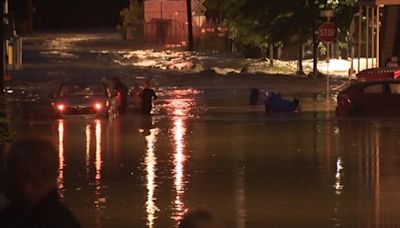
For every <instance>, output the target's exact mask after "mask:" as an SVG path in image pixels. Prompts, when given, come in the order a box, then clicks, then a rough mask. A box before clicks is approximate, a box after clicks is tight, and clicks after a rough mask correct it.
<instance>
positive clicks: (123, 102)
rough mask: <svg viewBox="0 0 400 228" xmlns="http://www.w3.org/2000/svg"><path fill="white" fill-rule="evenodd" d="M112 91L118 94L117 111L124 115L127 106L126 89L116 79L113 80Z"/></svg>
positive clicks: (127, 90)
mask: <svg viewBox="0 0 400 228" xmlns="http://www.w3.org/2000/svg"><path fill="white" fill-rule="evenodd" d="M113 82H114V91H115V92H117V94H118V103H119V105H118V111H119V112H120V113H124V112H125V111H126V108H127V106H128V92H129V89H128V87H127V86H126V85H125V84H124V83H123V82H122V81H121V80H120V79H119V78H118V77H114V78H113Z"/></svg>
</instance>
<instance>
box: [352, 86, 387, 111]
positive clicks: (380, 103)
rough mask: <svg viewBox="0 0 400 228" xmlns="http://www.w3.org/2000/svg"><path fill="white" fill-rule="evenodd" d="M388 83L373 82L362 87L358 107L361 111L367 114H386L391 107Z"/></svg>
mask: <svg viewBox="0 0 400 228" xmlns="http://www.w3.org/2000/svg"><path fill="white" fill-rule="evenodd" d="M388 90H389V89H388V88H387V84H385V83H383V82H379V83H373V84H369V85H367V86H365V87H364V88H363V89H362V92H361V96H360V98H359V106H358V107H357V108H358V109H359V110H360V112H362V113H363V114H367V115H374V116H375V115H382V114H386V112H387V111H388V107H389V102H388V100H387V99H388V97H389V96H390V93H389V91H388Z"/></svg>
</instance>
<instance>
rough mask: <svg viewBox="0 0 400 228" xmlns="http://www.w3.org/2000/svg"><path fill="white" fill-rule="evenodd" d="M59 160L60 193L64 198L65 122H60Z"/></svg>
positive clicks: (58, 129)
mask: <svg viewBox="0 0 400 228" xmlns="http://www.w3.org/2000/svg"><path fill="white" fill-rule="evenodd" d="M57 131H58V159H59V161H58V162H59V167H58V170H59V171H58V189H59V192H60V196H61V198H63V197H64V166H65V161H64V121H63V120H59V121H58V128H57Z"/></svg>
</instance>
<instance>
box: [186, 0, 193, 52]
mask: <svg viewBox="0 0 400 228" xmlns="http://www.w3.org/2000/svg"><path fill="white" fill-rule="evenodd" d="M186 6H187V9H186V11H187V18H188V50H189V51H193V27H192V0H186Z"/></svg>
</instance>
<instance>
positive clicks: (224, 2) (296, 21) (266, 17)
mask: <svg viewBox="0 0 400 228" xmlns="http://www.w3.org/2000/svg"><path fill="white" fill-rule="evenodd" d="M356 4H357V0H268V1H260V0H208V1H207V6H208V8H210V9H212V10H214V11H218V12H219V13H218V14H217V15H219V19H220V20H221V19H223V20H225V23H226V24H227V25H228V26H229V30H230V32H231V33H232V35H234V36H235V37H236V39H237V41H238V43H239V45H242V46H244V47H247V48H249V47H250V48H257V49H259V50H260V51H261V52H263V51H265V50H266V49H268V48H269V47H272V46H276V45H280V46H282V45H283V46H284V45H297V46H298V52H299V53H298V57H299V67H300V70H302V69H301V65H302V64H301V61H302V59H301V58H302V56H303V53H302V50H303V45H304V44H305V43H307V42H308V43H310V42H311V43H312V46H313V53H314V54H313V56H314V59H315V58H316V54H317V53H316V52H317V46H318V44H319V41H318V37H317V35H316V31H317V29H318V26H319V25H320V24H321V23H322V22H323V21H324V20H326V18H322V17H321V16H320V13H321V10H324V9H332V10H333V11H334V14H335V15H334V17H333V18H332V21H333V22H334V23H335V24H336V25H337V27H338V31H339V37H338V39H339V41H342V42H346V39H347V38H348V37H347V36H348V28H349V25H350V22H351V19H352V17H353V15H354V13H355V12H356ZM221 15H222V16H221Z"/></svg>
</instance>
